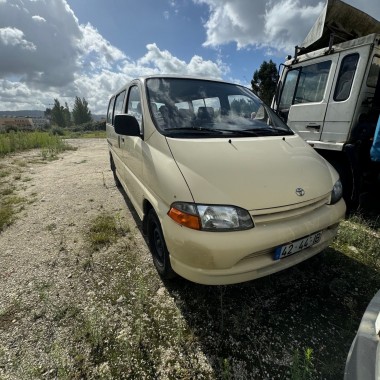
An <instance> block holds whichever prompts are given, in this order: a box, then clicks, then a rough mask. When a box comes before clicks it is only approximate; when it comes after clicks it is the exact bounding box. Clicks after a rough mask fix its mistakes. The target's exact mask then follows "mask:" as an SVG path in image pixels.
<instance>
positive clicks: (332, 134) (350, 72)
mask: <svg viewBox="0 0 380 380" xmlns="http://www.w3.org/2000/svg"><path fill="white" fill-rule="evenodd" d="M368 59H369V46H368V45H367V46H361V47H358V48H355V49H351V50H350V51H346V52H342V53H340V54H339V62H338V75H337V76H336V79H335V81H334V83H333V88H332V90H331V93H330V97H329V102H328V107H327V111H326V116H325V123H324V128H323V132H322V136H321V141H324V142H332V143H345V142H347V140H348V137H349V134H350V130H351V128H352V126H353V125H354V123H355V122H356V120H355V113H357V112H356V111H357V108H358V107H360V104H359V103H362V102H361V98H362V96H361V91H362V88H363V78H364V74H365V71H366V68H367V62H368Z"/></svg>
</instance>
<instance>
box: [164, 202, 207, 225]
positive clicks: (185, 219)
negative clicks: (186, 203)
mask: <svg viewBox="0 0 380 380" xmlns="http://www.w3.org/2000/svg"><path fill="white" fill-rule="evenodd" d="M168 215H169V216H170V217H171V218H172V219H173V220H174V221H175V222H177V223H178V224H180V225H181V226H185V227H188V228H192V229H193V230H200V229H201V221H200V220H199V217H198V216H196V215H191V214H187V213H185V212H183V211H181V210H178V209H176V208H174V207H172V208H171V209H170V210H169V212H168Z"/></svg>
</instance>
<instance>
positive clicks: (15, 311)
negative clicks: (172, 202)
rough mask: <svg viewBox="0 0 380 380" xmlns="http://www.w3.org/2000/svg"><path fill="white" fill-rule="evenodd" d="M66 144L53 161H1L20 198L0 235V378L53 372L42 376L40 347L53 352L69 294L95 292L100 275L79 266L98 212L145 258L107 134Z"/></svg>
mask: <svg viewBox="0 0 380 380" xmlns="http://www.w3.org/2000/svg"><path fill="white" fill-rule="evenodd" d="M69 143H70V145H73V146H74V147H77V150H75V151H67V152H65V153H62V154H60V155H59V158H58V159H57V160H54V161H50V162H43V161H41V160H40V152H39V151H32V152H23V153H20V154H15V155H11V156H8V157H7V158H6V159H2V160H1V162H2V164H3V166H5V167H7V165H10V167H11V168H12V167H13V168H14V167H16V168H18V172H15V173H14V174H13V173H12V174H11V175H10V176H9V177H7V178H5V179H1V180H8V181H10V182H13V183H16V189H17V196H19V197H21V198H22V199H24V204H23V210H22V211H21V212H20V213H18V214H17V215H16V220H15V222H14V223H13V224H12V225H11V226H10V227H8V228H6V229H5V231H3V232H1V233H0V263H1V271H0V288H1V294H0V378H12V379H20V378H25V379H27V378H33V377H35V376H34V375H35V374H37V376H36V378H39V377H40V376H41V378H44V377H46V376H47V377H48V378H55V375H54V376H53V375H51V376H49V374H48V373H46V374H45V375H46V376H42V375H44V372H43V369H42V370H41V371H39V369H38V367H39V366H40V365H41V367H42V364H43V362H44V360H43V355H42V354H41V352H39V351H45V353H46V355H50V356H51V344H52V342H54V341H56V340H57V339H64V337H63V336H62V338H59V334H60V329H59V327H57V324H56V323H54V318H57V316H56V314H59V313H64V312H65V307H66V306H65V305H69V304H70V300H73V301H74V300H75V302H78V299H79V300H80V299H85V298H86V297H87V298H88V297H91V296H93V295H92V293H91V286H92V283H93V281H97V284H96V285H97V286H98V285H99V284H100V285H99V286H100V287H101V285H102V279H101V278H97V279H93V278H92V279H91V280H89V279H87V278H83V277H85V275H86V272H85V271H83V270H82V269H83V268H85V267H86V265H91V260H92V256H91V254H90V250H89V249H88V244H87V243H86V240H85V236H86V231H87V228H88V223H89V221H90V220H91V219H93V218H94V217H95V216H96V215H99V214H100V213H103V212H107V213H110V214H113V215H118V218H119V219H120V221H121V222H122V223H123V224H124V225H127V226H130V227H129V228H130V231H129V239H130V240H133V241H134V244H135V245H136V247H138V248H136V249H138V251H139V254H140V255H141V257H143V258H146V260H147V261H149V259H150V256H149V255H150V254H149V251H148V248H147V246H146V244H145V241H144V239H143V237H142V235H141V233H140V232H139V229H138V227H137V225H136V222H135V221H134V219H133V217H132V215H131V213H130V212H129V209H128V207H127V205H126V202H125V199H124V198H123V195H122V193H121V192H120V191H119V190H118V189H117V188H116V186H115V184H114V180H113V177H112V172H111V171H110V169H109V162H108V148H107V142H106V140H105V139H87V140H86V139H83V140H70V141H69ZM11 170H12V169H11ZM19 172H21V175H20V174H19ZM13 178H17V180H14V179H13ZM116 248H117V247H116ZM116 248H115V249H116ZM78 268H80V270H79V271H78ZM111 270H112V268H111ZM80 277H82V278H80ZM47 299H49V302H47ZM79 302H80V301H79ZM73 303H74V302H73ZM33 351H34V353H33ZM39 362H40V363H39ZM41 363H42V364H41ZM23 364H25V368H23ZM17 367H18V369H17V370H16V369H15V368H17ZM20 367H21V368H20ZM47 367H49V365H47ZM58 377H60V376H58ZM67 378H70V376H68V377H67Z"/></svg>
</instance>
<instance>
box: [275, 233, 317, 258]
mask: <svg viewBox="0 0 380 380" xmlns="http://www.w3.org/2000/svg"><path fill="white" fill-rule="evenodd" d="M321 237H322V231H319V232H316V233H315V234H312V235H309V236H306V237H304V238H302V239H299V240H296V241H293V242H291V243H289V244H286V245H281V246H279V247H277V248H276V250H275V252H274V259H275V260H279V259H282V258H284V257H287V256H290V255H293V254H294V253H297V252H299V251H302V250H303V249H306V248H309V247H311V246H312V245H315V244H317V243H319V242H320V240H321Z"/></svg>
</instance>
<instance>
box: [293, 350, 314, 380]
mask: <svg viewBox="0 0 380 380" xmlns="http://www.w3.org/2000/svg"><path fill="white" fill-rule="evenodd" d="M290 373H291V379H292V380H308V379H311V378H312V375H313V350H312V349H311V348H307V349H306V350H305V351H304V353H303V355H301V354H300V352H299V350H298V349H297V350H296V351H295V352H294V354H293V361H292V366H291V370H290Z"/></svg>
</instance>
